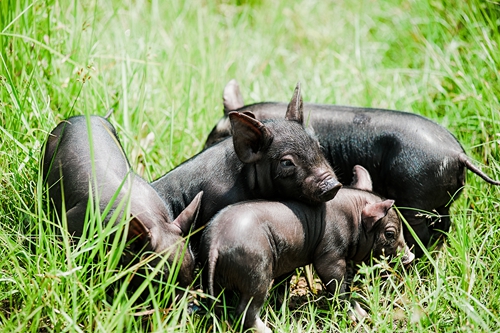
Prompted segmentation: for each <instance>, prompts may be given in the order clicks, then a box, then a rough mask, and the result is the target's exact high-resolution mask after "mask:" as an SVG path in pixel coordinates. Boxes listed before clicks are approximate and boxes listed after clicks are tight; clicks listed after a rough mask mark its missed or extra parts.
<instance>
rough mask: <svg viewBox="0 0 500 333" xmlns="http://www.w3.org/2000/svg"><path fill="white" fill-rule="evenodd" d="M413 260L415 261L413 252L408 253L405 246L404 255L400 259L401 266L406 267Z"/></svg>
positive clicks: (408, 250)
mask: <svg viewBox="0 0 500 333" xmlns="http://www.w3.org/2000/svg"><path fill="white" fill-rule="evenodd" d="M413 259H415V255H414V254H413V252H411V251H410V249H409V248H408V246H407V245H406V246H405V254H404V255H403V257H402V258H401V262H402V263H403V265H408V264H409V263H411V262H412V261H413Z"/></svg>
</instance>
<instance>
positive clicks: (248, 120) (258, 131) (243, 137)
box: [229, 111, 273, 163]
mask: <svg viewBox="0 0 500 333" xmlns="http://www.w3.org/2000/svg"><path fill="white" fill-rule="evenodd" d="M229 120H231V127H232V132H233V144H234V151H235V152H236V155H237V156H238V158H239V159H240V160H241V161H242V162H243V163H254V162H257V161H258V160H260V159H261V158H262V151H263V150H264V149H267V147H269V145H270V144H271V142H272V141H273V134H272V133H271V132H270V131H269V129H268V128H267V127H266V126H265V125H264V124H262V123H261V122H260V121H258V120H257V119H255V118H252V117H250V116H248V115H247V114H245V113H240V112H235V111H232V112H229Z"/></svg>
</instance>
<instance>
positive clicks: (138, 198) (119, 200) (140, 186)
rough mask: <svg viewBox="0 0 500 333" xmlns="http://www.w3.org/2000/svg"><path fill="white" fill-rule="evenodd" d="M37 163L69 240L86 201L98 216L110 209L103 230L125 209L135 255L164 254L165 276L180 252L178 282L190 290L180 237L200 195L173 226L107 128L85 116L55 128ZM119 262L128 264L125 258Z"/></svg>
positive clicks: (190, 264)
mask: <svg viewBox="0 0 500 333" xmlns="http://www.w3.org/2000/svg"><path fill="white" fill-rule="evenodd" d="M89 132H90V133H91V134H90V135H91V138H92V139H91V140H89ZM91 150H92V152H93V153H92V154H93V155H92V154H91ZM91 156H93V158H92V157H91ZM42 163H43V165H42V167H43V179H44V181H45V183H46V184H47V186H48V188H49V191H48V194H49V198H50V201H51V202H52V204H53V205H54V207H55V209H56V212H57V213H58V215H59V219H60V220H61V219H62V216H63V214H66V218H67V225H68V231H69V233H70V234H71V235H73V236H74V237H81V236H82V234H83V233H84V230H85V229H86V226H85V223H86V219H85V214H86V210H87V205H88V203H89V199H90V197H92V198H93V200H94V202H96V203H98V205H99V208H100V211H101V212H103V211H104V210H105V208H106V206H108V205H109V204H112V209H111V211H110V212H109V213H108V214H107V216H106V217H105V219H104V223H105V224H106V223H108V222H109V220H110V218H111V216H112V215H113V213H114V211H115V210H117V209H120V214H119V218H118V219H116V221H120V219H121V216H122V215H123V213H124V210H125V206H126V205H127V204H129V207H130V216H128V217H129V218H130V222H129V232H128V239H129V240H132V239H135V241H134V242H133V244H132V245H133V248H134V249H137V251H139V252H140V253H142V252H144V251H153V252H156V253H159V254H165V253H170V254H169V258H168V260H167V264H166V265H165V267H164V269H163V270H164V272H165V273H166V274H167V276H168V267H169V266H172V265H174V264H176V261H174V260H178V259H176V256H177V257H179V256H180V254H181V252H182V251H184V250H185V253H184V254H183V260H182V262H181V267H180V271H179V274H178V282H179V284H180V285H181V286H183V287H186V286H188V285H189V284H191V282H192V281H193V274H194V265H195V261H194V257H193V255H192V253H191V251H190V250H189V248H187V245H186V242H185V238H184V235H186V234H187V233H188V232H189V229H190V226H191V224H192V223H193V222H194V220H195V219H196V216H197V213H198V210H199V206H200V199H201V195H202V194H201V193H199V194H198V195H196V196H194V197H193V199H194V200H193V202H192V203H191V204H190V205H187V207H186V209H185V210H184V211H182V212H180V213H179V214H178V216H177V218H176V219H175V220H174V219H172V218H171V217H170V216H171V214H170V212H169V210H168V209H167V206H166V205H165V203H164V202H163V200H162V199H161V198H160V197H159V196H158V194H157V193H156V191H155V190H154V189H153V188H152V187H151V185H150V184H148V183H147V182H146V181H145V180H143V179H142V178H141V177H139V176H138V175H136V174H135V173H134V172H133V171H132V170H131V168H130V165H129V162H128V160H127V158H126V157H125V154H124V152H123V149H122V147H121V144H120V142H119V140H118V136H117V134H116V132H115V129H114V128H113V126H112V125H111V124H110V123H109V122H108V121H107V120H106V119H104V118H101V117H97V116H90V117H89V118H88V123H87V119H86V118H85V116H76V117H72V118H69V119H67V120H65V121H63V122H61V123H60V124H59V125H58V126H57V127H56V128H55V129H54V130H53V131H52V132H51V133H50V135H49V137H48V139H47V142H46V145H45V152H44V157H43V162H42ZM89 186H91V188H90V187H89ZM63 192H64V194H63ZM115 195H116V199H115V200H113V197H114V196H115ZM119 205H121V206H119ZM88 236H89V237H91V236H92V235H88ZM186 248H187V249H186ZM124 258H125V259H124V260H125V261H126V260H128V259H131V258H129V256H127V255H124ZM159 260H160V259H157V260H155V261H153V264H154V263H155V262H158V261H159Z"/></svg>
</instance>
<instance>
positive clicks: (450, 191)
mask: <svg viewBox="0 0 500 333" xmlns="http://www.w3.org/2000/svg"><path fill="white" fill-rule="evenodd" d="M285 106H286V105H285V104H284V103H270V102H264V103H256V104H252V105H246V106H244V105H243V97H242V96H241V93H240V91H239V87H238V84H237V83H236V81H234V80H232V81H231V82H229V83H228V84H227V86H226V88H225V90H224V113H225V115H224V117H223V118H222V119H221V120H220V121H219V122H218V124H217V125H216V126H215V127H214V129H213V130H212V132H211V133H210V134H209V136H208V138H207V141H206V145H205V146H206V147H209V146H211V145H212V144H214V143H215V142H217V141H219V140H221V139H223V138H225V137H227V136H229V135H231V130H230V127H229V126H228V121H227V116H226V114H227V113H228V112H231V111H235V110H237V111H238V112H248V111H250V112H253V113H254V114H255V116H256V118H257V119H272V118H275V117H277V116H278V115H279V114H281V113H282V112H283V110H284V108H285ZM304 112H305V113H304V118H305V119H306V123H307V124H308V125H309V126H311V127H312V128H313V130H314V132H315V134H316V135H317V137H318V140H319V142H320V144H321V146H322V147H323V149H324V153H325V156H326V158H327V159H328V161H329V163H330V164H331V165H332V166H333V168H334V170H335V172H336V174H337V177H338V179H339V181H340V182H341V183H345V184H349V183H350V181H351V170H352V168H353V167H354V165H362V166H364V167H365V168H366V169H367V170H368V172H369V173H370V175H371V177H372V180H373V189H374V191H375V192H376V193H379V194H380V195H382V196H384V197H387V198H393V199H394V200H396V202H397V203H398V207H399V208H400V211H401V213H402V214H403V216H404V217H405V219H406V220H407V221H408V223H409V224H410V225H411V227H412V228H413V230H414V231H415V233H416V234H417V236H418V238H419V239H420V240H421V241H422V243H423V244H424V246H430V245H432V244H433V243H434V242H435V241H436V239H438V238H440V237H442V232H448V231H449V228H450V225H451V220H450V217H449V208H450V204H451V203H452V202H453V200H455V199H456V198H458V196H459V195H460V192H461V190H462V188H463V186H464V184H465V170H466V169H469V170H471V171H472V172H474V173H476V174H477V175H479V176H480V177H481V178H483V179H484V180H485V181H487V182H488V183H490V184H494V185H500V182H498V181H495V180H492V179H491V178H489V177H488V176H487V175H486V174H484V173H483V172H482V171H481V170H479V169H478V168H477V167H476V166H475V165H474V164H473V163H472V162H471V161H470V159H469V158H468V157H467V156H466V155H465V152H464V150H463V148H462V146H461V145H460V143H459V142H458V141H457V140H456V138H455V137H454V136H453V135H452V134H451V133H450V132H449V131H448V130H446V129H445V128H444V127H442V126H440V125H438V124H436V123H434V122H433V121H431V120H429V119H426V118H424V117H422V116H419V115H416V114H411V113H407V112H400V111H393V110H382V109H370V108H360V107H349V106H339V105H321V104H308V103H305V110H304ZM403 207H407V208H411V209H404V208H403ZM404 233H405V239H406V242H407V243H408V245H409V246H410V247H414V251H415V254H416V255H417V257H420V256H421V255H422V254H423V252H422V249H421V248H420V247H419V246H418V245H417V243H416V241H415V239H414V238H413V236H412V235H411V233H410V232H409V230H407V229H406V227H405V228H404Z"/></svg>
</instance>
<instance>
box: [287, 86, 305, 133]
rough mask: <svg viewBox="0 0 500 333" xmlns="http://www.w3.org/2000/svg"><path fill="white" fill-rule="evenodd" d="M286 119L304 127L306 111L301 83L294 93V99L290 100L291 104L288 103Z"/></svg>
mask: <svg viewBox="0 0 500 333" xmlns="http://www.w3.org/2000/svg"><path fill="white" fill-rule="evenodd" d="M285 119H287V120H293V121H296V122H298V123H299V124H301V125H304V111H303V103H302V93H301V89H300V82H297V86H296V87H295V90H294V91H293V96H292V99H291V100H290V103H288V107H287V109H286V116H285Z"/></svg>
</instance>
